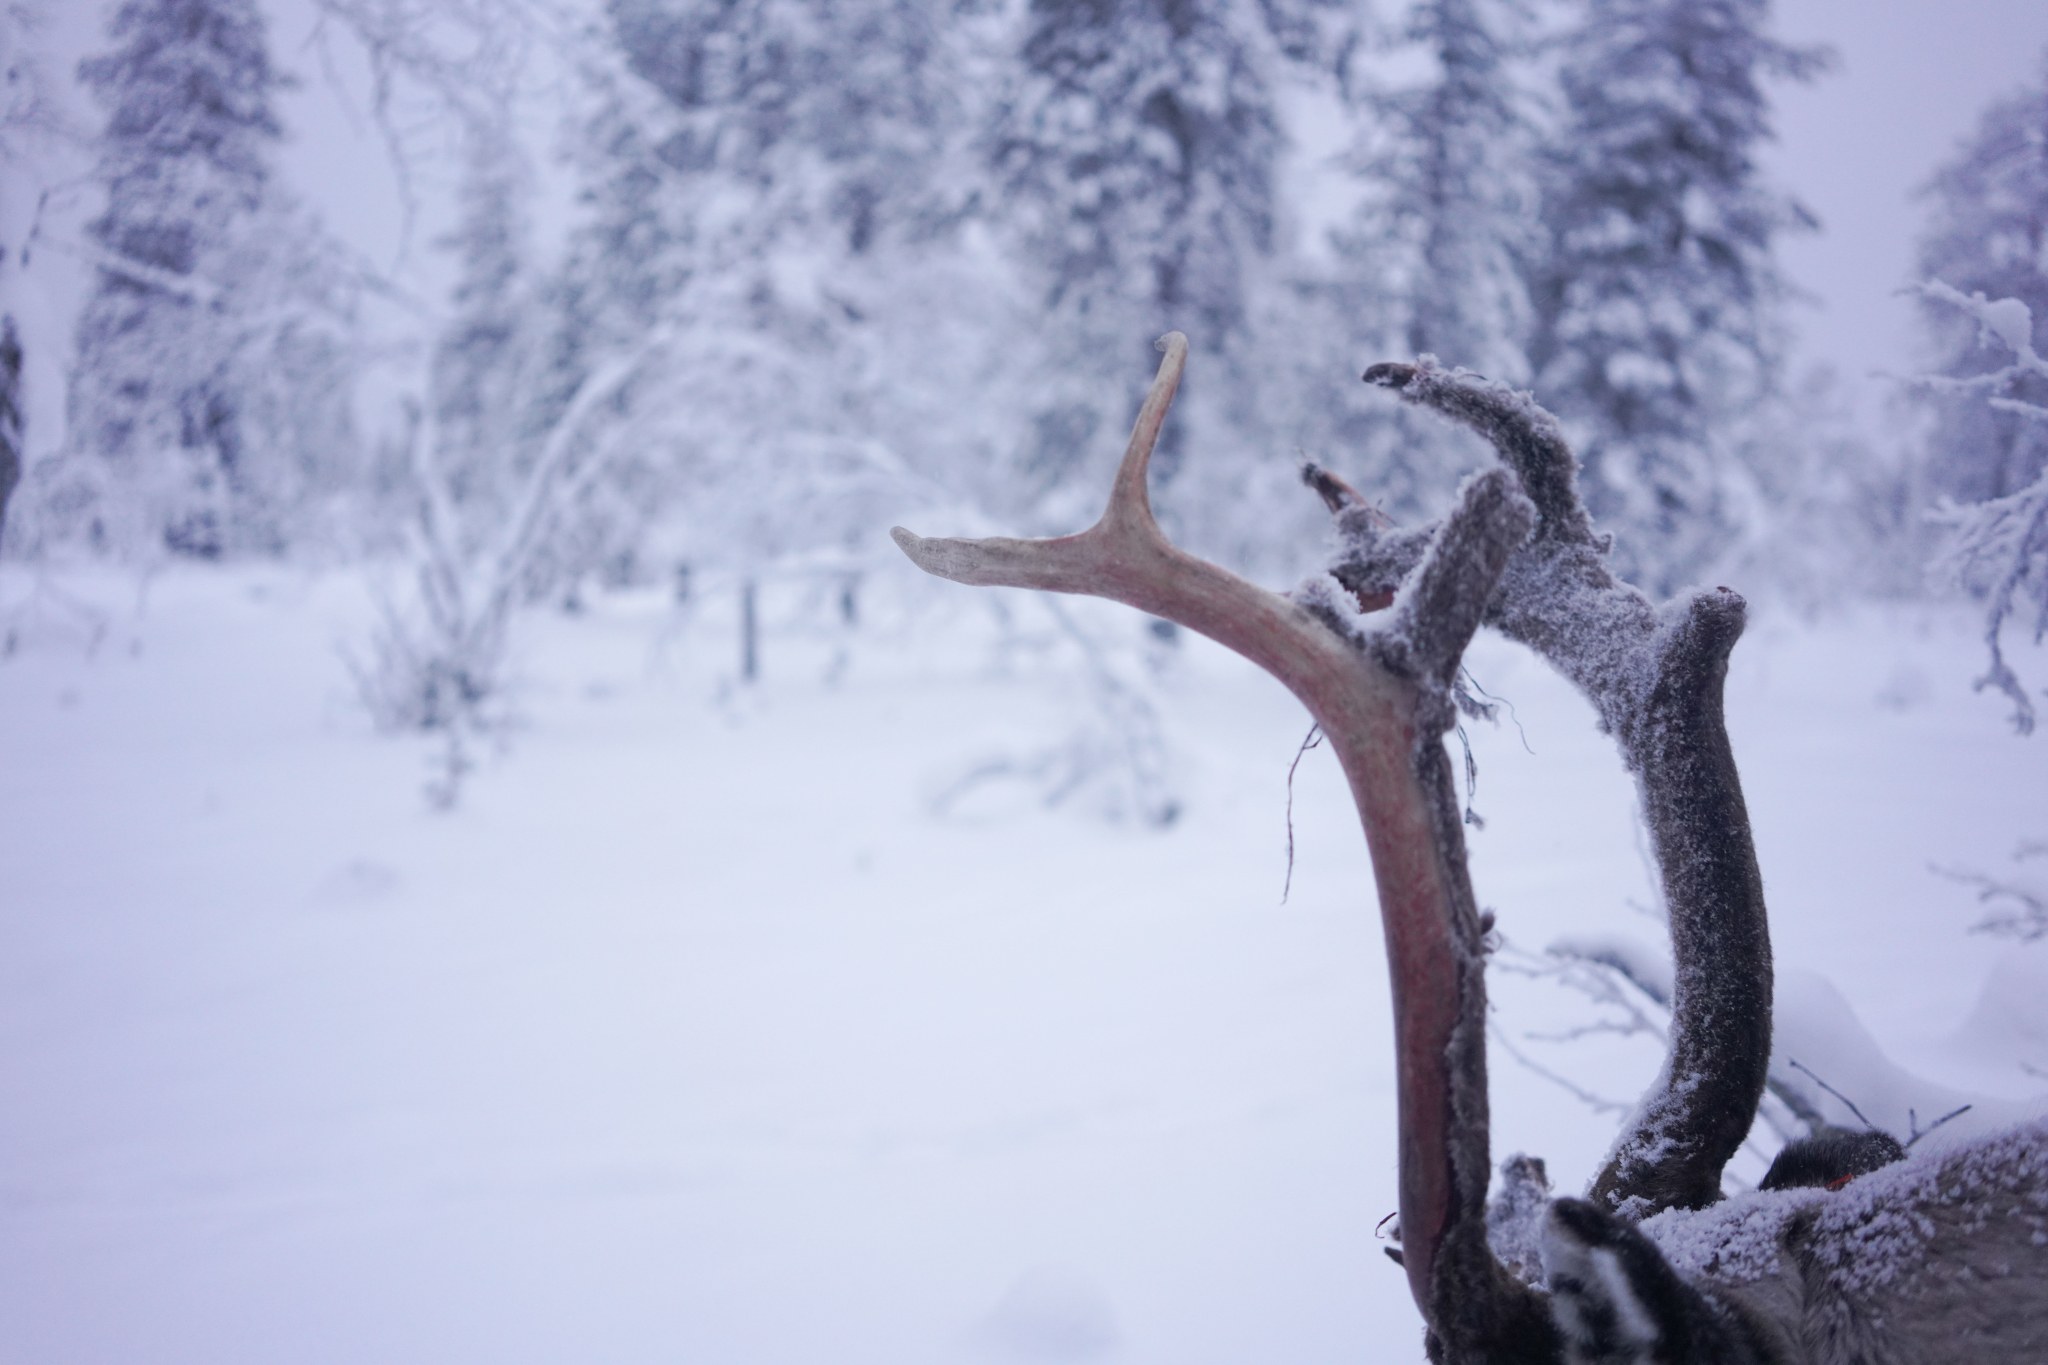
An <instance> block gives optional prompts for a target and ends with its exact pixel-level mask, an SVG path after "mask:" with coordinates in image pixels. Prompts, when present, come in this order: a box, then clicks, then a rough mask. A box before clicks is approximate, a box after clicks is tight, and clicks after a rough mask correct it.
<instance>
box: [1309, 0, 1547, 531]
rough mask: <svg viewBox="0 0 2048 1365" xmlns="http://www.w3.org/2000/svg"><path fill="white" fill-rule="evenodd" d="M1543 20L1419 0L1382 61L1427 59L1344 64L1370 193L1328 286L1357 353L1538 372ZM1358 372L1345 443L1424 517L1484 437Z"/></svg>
mask: <svg viewBox="0 0 2048 1365" xmlns="http://www.w3.org/2000/svg"><path fill="white" fill-rule="evenodd" d="M1529 22H1530V20H1529V16H1528V15H1527V13H1526V12H1525V7H1524V6H1523V5H1521V4H1519V3H1517V0H1417V3H1416V4H1415V5H1413V6H1412V7H1411V8H1410V9H1409V10H1408V12H1407V13H1406V15H1405V16H1404V17H1403V19H1402V21H1401V24H1400V26H1399V29H1398V33H1397V35H1396V37H1395V41H1394V43H1393V46H1392V48H1391V49H1390V51H1388V52H1387V53H1384V54H1380V55H1381V56H1383V57H1387V58H1392V59H1393V60H1391V61H1385V62H1382V63H1379V64H1378V65H1380V66H1384V67H1386V68H1389V69H1390V70H1391V71H1392V72H1404V71H1405V70H1406V69H1407V68H1408V67H1409V66H1411V65H1413V64H1414V62H1415V61H1416V60H1417V59H1419V60H1420V61H1421V62H1422V63H1423V64H1424V65H1425V68H1426V69H1425V73H1424V74H1423V75H1422V76H1421V77H1420V78H1419V79H1412V78H1411V79H1400V80H1396V79H1392V78H1391V77H1390V76H1389V75H1388V74H1383V73H1381V72H1377V71H1374V70H1368V69H1364V68H1363V67H1362V64H1354V69H1353V70H1351V71H1348V72H1346V73H1345V74H1346V79H1345V80H1344V82H1343V89H1344V94H1345V96H1346V104H1347V107H1348V108H1349V110H1350V112H1351V115H1352V118H1353V121H1354V124H1355V126H1356V130H1357V131H1356V133H1355V137H1354V143H1353V146H1352V148H1351V150H1350V153H1349V155H1348V158H1347V159H1348V161H1349V164H1350V168H1351V170H1352V172H1353V174H1354V176H1355V177H1356V183H1357V185H1358V186H1359V188H1360V190H1361V191H1362V194H1361V200H1360V202H1359V204H1358V205H1357V207H1356V209H1355V210H1354V211H1353V214H1352V217H1351V219H1350V221H1349V222H1348V223H1346V224H1345V225H1344V226H1343V227H1342V228H1341V229H1339V230H1338V231H1337V232H1335V233H1334V234H1333V245H1334V247H1335V249H1336V255H1337V258H1338V261H1339V263H1340V264H1339V269H1338V272H1337V278H1336V279H1335V280H1333V281H1331V282H1330V284H1329V286H1328V287H1327V289H1326V293H1327V295H1328V298H1329V300H1330V301H1331V302H1333V303H1335V304H1336V305H1337V308H1336V309H1335V310H1333V311H1334V312H1335V313H1336V316H1334V317H1332V318H1331V319H1330V322H1329V324H1327V326H1328V327H1329V329H1330V330H1331V331H1332V332H1333V333H1334V334H1336V335H1339V336H1341V337H1342V338H1343V340H1344V345H1345V347H1346V349H1347V351H1348V352H1349V353H1351V354H1373V355H1410V356H1419V355H1424V354H1431V355H1436V356H1438V357H1439V358H1440V359H1442V360H1443V362H1444V363H1445V364H1447V365H1462V366H1464V367H1466V368H1468V369H1473V370H1478V371H1480V372H1481V373H1484V374H1487V375H1491V376H1493V377H1494V378H1497V379H1501V380H1503V381H1505V382H1508V383H1513V384H1517V385H1526V384H1527V383H1528V382H1529V363H1528V358H1527V356H1526V355H1525V354H1524V351H1523V344H1524V341H1525V339H1526V336H1527V333H1528V324H1529V302H1528V293H1527V289H1526V285H1525V282H1524V280H1523V277H1522V265H1523V262H1524V261H1526V260H1527V259H1528V258H1529V257H1530V255H1531V254H1532V251H1531V248H1532V247H1533V245H1534V243H1535V241H1536V236H1535V232H1534V222H1533V213H1534V209H1535V205H1536V187H1535V178H1534V176H1533V175H1532V174H1531V169H1530V162H1531V155H1532V149H1533V146H1534V143H1535V137H1536V134H1535V122H1534V119H1533V118H1532V112H1531V103H1532V101H1531V96H1530V94H1529V93H1528V91H1527V90H1526V89H1525V85H1524V82H1525V80H1526V73H1525V72H1524V71H1523V70H1522V69H1520V68H1521V62H1520V61H1519V58H1520V56H1521V54H1522V52H1523V51H1524V49H1526V48H1527V46H1528V43H1527V36H1528V35H1527V32H1526V30H1527V28H1528V25H1529ZM1335 359H1336V358H1335V357H1332V358H1331V360H1332V361H1334V360H1335ZM1326 363H1328V362H1326ZM1331 367H1332V368H1333V369H1348V368H1350V367H1340V366H1336V365H1332V366H1331ZM1345 377H1346V378H1350V379H1354V380H1355V376H1350V375H1346V376H1345ZM1357 387H1358V386H1357V385H1356V383H1355V382H1354V383H1351V384H1347V385H1346V386H1345V388H1344V390H1343V391H1342V394H1341V395H1339V396H1338V402H1339V404H1341V405H1342V406H1343V407H1344V408H1346V409H1349V410H1350V411H1349V412H1348V413H1347V414H1346V416H1345V417H1342V418H1340V419H1339V422H1338V429H1339V431H1340V432H1341V436H1340V439H1339V442H1338V444H1339V447H1340V448H1339V449H1338V450H1336V451H1333V452H1332V457H1333V458H1334V459H1336V460H1338V461H1342V462H1349V464H1350V465H1351V467H1352V470H1353V472H1357V473H1362V476H1363V478H1364V481H1365V482H1366V483H1368V484H1369V485H1370V486H1371V487H1373V488H1374V489H1375V490H1376V494H1375V495H1376V496H1377V497H1384V498H1386V499H1387V503H1388V506H1389V510H1391V511H1392V512H1394V514H1395V515H1397V516H1401V517H1416V516H1420V515H1422V509H1423V508H1424V507H1427V506H1431V505H1434V504H1435V503H1437V502H1440V501H1441V500H1442V498H1443V497H1445V496H1447V495H1448V493H1449V491H1450V489H1451V487H1453V486H1454V484H1455V482H1456V480H1457V479H1458V478H1459V477H1461V476H1462V475H1463V473H1464V472H1465V471H1466V470H1468V469H1469V468H1470V467H1471V466H1472V464H1473V462H1474V460H1475V458H1479V457H1480V456H1481V452H1482V451H1483V447H1482V446H1479V445H1477V444H1475V440H1474V438H1473V437H1472V436H1471V435H1470V433H1468V432H1465V431H1464V430H1462V429H1459V428H1453V427H1451V426H1450V425H1449V424H1447V423H1444V422H1442V421H1440V420H1438V419H1436V418H1434V417H1432V416H1431V415H1429V414H1426V413H1422V412H1419V411H1417V410H1416V409H1413V408H1409V407H1402V408H1400V409H1398V410H1396V411H1393V412H1389V411H1388V410H1387V409H1386V406H1385V405H1384V404H1373V403H1369V402H1363V401H1361V399H1362V394H1360V393H1358V392H1354V391H1355V390H1357ZM1361 462H1362V463H1363V464H1364V466H1365V467H1366V469H1365V470H1364V471H1360V470H1358V468H1357V466H1358V465H1359V464H1360V463H1361Z"/></svg>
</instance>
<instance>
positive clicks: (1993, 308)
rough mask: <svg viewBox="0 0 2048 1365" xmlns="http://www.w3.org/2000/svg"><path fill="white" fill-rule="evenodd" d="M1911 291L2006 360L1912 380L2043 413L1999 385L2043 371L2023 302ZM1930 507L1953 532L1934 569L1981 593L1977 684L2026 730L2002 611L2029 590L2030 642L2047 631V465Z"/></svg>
mask: <svg viewBox="0 0 2048 1365" xmlns="http://www.w3.org/2000/svg"><path fill="white" fill-rule="evenodd" d="M1916 292H1918V293H1920V294H1921V295H1922V296H1924V297H1926V298H1930V299H1934V300H1936V301H1938V302H1941V303H1945V304H1948V305H1950V306H1952V307H1954V308H1958V309H1960V310H1962V311H1963V312H1965V313H1967V314H1969V315H1970V316H1971V317H1972V318H1975V319H1976V321H1977V325H1978V327H1979V329H1980V331H1981V333H1982V335H1983V336H1984V337H1985V338H1987V339H1995V340H1996V341H1997V342H1998V343H1999V344H2000V345H2002V346H2003V347H2004V348H2005V349H2006V351H2007V352H2009V353H2010V354H2011V356H2012V362H2011V363H2010V364H2008V365H2005V366H2002V367H2001V368H1999V369H1996V370H1993V371H1991V372H1989V373H1987V374H1981V375H1973V376H1971V377H1969V378H1967V379H1957V378H1951V377H1948V376H1943V375H1920V376H1916V377H1915V378H1914V379H1913V380H1912V383H1914V384H1915V385H1916V386H1918V387H1920V388H1922V389H1925V390H1927V391H1929V392H1933V393H1946V394H1956V395H1982V396H1983V397H1984V398H1985V400H1986V401H1987V402H1988V403H1989V404H1990V405H1991V406H1992V407H1994V408H1997V409H1999V410H2000V411H2003V412H2011V413H2015V414H2017V415H2019V416H2021V417H2025V418H2029V419H2032V420H2036V421H2048V408H2043V407H2041V406H2040V405H2039V404H2036V403H2029V402H2026V401H2024V400H2022V399H2018V398H2012V397H2009V396H2007V395H2006V394H2005V392H2004V391H2005V390H2007V389H2009V388H2011V387H2012V386H2013V385H2014V384H2017V383H2018V382H2020V381H2021V380H2022V379H2027V378H2041V379H2048V359H2044V358H2043V357H2042V355H2041V353H2040V352H2039V351H2037V350H2036V349H2035V348H2034V318H2033V313H2032V312H2031V311H2030V310H2029V309H2028V307H2027V305H2026V304H2024V303H2022V302H2021V301H2020V300H2018V299H1987V298H1985V297H1984V295H1983V294H1981V293H1975V294H1965V293H1963V292H1962V291H1961V290H1959V289H1954V288H1952V287H1950V286H1949V285H1946V284H1943V283H1942V282H1941V281H1940V280H1929V281H1928V282H1927V283H1925V284H1923V285H1920V286H1918V289H1917V291H1916ZM1931 515H1932V517H1933V519H1934V520H1935V521H1937V522H1940V523H1942V524H1944V525H1947V526H1950V527H1953V528H1954V532H1955V536H1954V539H1953V540H1952V541H1951V542H1950V544H1949V546H1948V548H1947V550H1945V551H1944V552H1943V553H1942V554H1941V556H1940V557H1939V558H1937V559H1936V561H1935V563H1934V565H1933V572H1934V573H1935V575H1936V576H1937V578H1939V579H1940V580H1943V581H1945V582H1947V583H1949V584H1951V585H1953V586H1956V587H1960V588H1963V589H1966V590H1968V591H1970V592H1972V593H1981V594H1982V595H1983V597H1984V644H1985V647H1986V648H1987V649H1988V650H1989V651H1990V654H1991V666H1990V668H1989V669H1987V670H1986V671H1985V673H1984V676H1983V677H1981V678H1979V679H1977V687H1978V688H1979V690H1982V689H1983V688H1986V687H1995V688H1997V689H1998V690H1999V691H2000V692H2003V693H2004V694H2005V695H2006V697H2007V698H2008V699H2010V700H2011V702H2012V706H2013V711H2012V723H2013V728H2014V729H2016V730H2018V731H2019V732H2020V733H2021V734H2023V735H2025V734H2031V733H2033V729H2034V719H2035V717H2034V701H2033V698H2032V697H2030V696H2029V695H2028V694H2027V688H2026V686H2025V684H2023V683H2022V682H2021V681H2020V678H2019V675H2018V674H2016V673H2014V672H2013V669H2012V665H2011V664H2010V663H2008V662H2007V661H2006V657H2005V650H2004V648H2003V642H2002V636H2003V634H2004V632H2005V623H2006V620H2007V618H2009V617H2011V616H2013V615H2014V614H2015V612H2016V611H2018V610H2019V608H2020V606H2021V604H2022V602H2023V600H2024V599H2025V598H2027V597H2032V598H2033V602H2034V620H2033V635H2034V642H2035V643H2036V644H2039V643H2040V642H2041V640H2042V638H2043V637H2044V636H2048V469H2043V470H2042V471H2041V476H2040V477H2039V478H2037V479H2035V480H2034V482H2033V483H2032V484H2030V485H2029V486H2027V487H2026V488H2023V489H2021V490H2020V491H2019V492H2017V493H2012V494H2008V495H2007V496H2005V497H2002V498H1992V499H1990V500H1988V501H1986V502H1980V503H1975V504H1972V505H1970V506H1967V507H1958V506H1956V505H1954V504H1953V503H1950V502H1947V501H1944V502H1943V503H1942V504H1941V505H1940V506H1938V507H1937V508H1936V509H1935V510H1934V512H1933V513H1932V514H1931Z"/></svg>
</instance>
